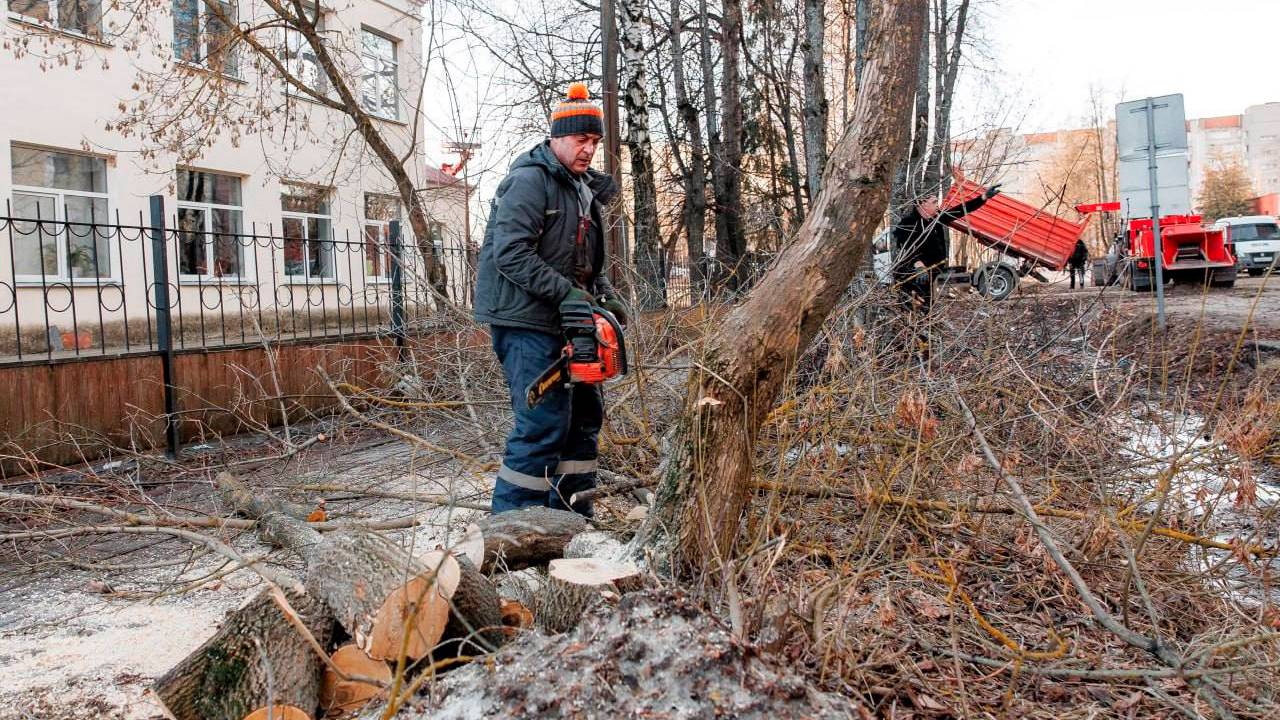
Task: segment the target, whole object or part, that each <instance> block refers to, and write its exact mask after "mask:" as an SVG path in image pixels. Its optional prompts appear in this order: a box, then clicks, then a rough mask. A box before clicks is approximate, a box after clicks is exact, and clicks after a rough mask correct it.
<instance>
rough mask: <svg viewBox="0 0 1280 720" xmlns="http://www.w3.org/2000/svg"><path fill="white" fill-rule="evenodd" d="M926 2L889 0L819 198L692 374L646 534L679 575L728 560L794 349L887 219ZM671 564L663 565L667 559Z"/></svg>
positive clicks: (841, 289)
mask: <svg viewBox="0 0 1280 720" xmlns="http://www.w3.org/2000/svg"><path fill="white" fill-rule="evenodd" d="M925 2H926V0H888V1H887V2H886V3H885V4H884V7H883V11H882V13H881V14H880V16H879V22H878V23H877V30H876V32H875V40H874V41H873V42H872V43H871V51H870V53H869V57H868V61H867V67H866V69H865V72H866V75H865V76H864V77H865V80H866V82H865V85H864V86H863V88H862V90H861V92H859V94H858V101H857V104H856V106H855V109H854V113H853V117H852V118H851V120H850V125H849V127H848V129H847V132H846V133H845V134H844V135H843V137H842V139H841V141H840V143H839V144H838V145H837V146H836V148H835V150H834V152H833V153H832V156H831V164H830V167H831V168H839V172H831V171H829V172H828V173H827V175H826V177H825V178H824V187H823V190H822V193H821V194H820V195H819V196H818V198H817V201H816V202H815V203H814V206H813V208H812V210H811V212H810V214H809V217H808V219H807V220H806V221H805V224H804V226H803V227H802V228H801V229H800V233H799V236H798V237H797V238H796V241H795V242H794V243H793V244H792V245H790V246H789V247H788V248H786V249H785V250H784V251H783V254H782V257H781V258H779V260H778V262H777V263H776V265H775V266H774V268H773V269H772V270H771V271H770V272H769V273H768V275H766V276H765V277H764V279H763V280H762V281H761V282H760V284H759V285H758V286H757V287H756V288H755V290H754V291H753V292H752V294H751V295H750V297H748V299H747V300H746V301H745V302H744V303H742V304H741V305H739V306H737V307H736V308H735V309H734V310H732V311H731V312H730V313H729V315H728V316H727V317H726V318H725V319H724V320H723V321H722V322H721V324H720V326H719V328H718V329H717V330H716V331H715V332H713V333H712V334H711V335H710V336H709V338H708V342H707V351H706V353H705V355H704V356H703V357H702V358H700V359H699V360H698V362H697V363H695V368H696V369H695V371H694V381H693V382H692V383H691V390H692V392H691V394H690V396H689V398H688V401H687V403H688V404H687V406H686V412H685V415H684V416H683V417H682V420H681V422H680V425H679V427H678V429H677V431H676V436H675V439H674V441H673V451H674V454H673V456H672V457H671V462H670V463H669V466H668V471H667V474H666V476H665V477H664V479H663V482H662V484H661V486H660V488H659V496H658V501H657V505H656V507H655V509H654V512H653V513H652V514H651V515H650V516H649V521H648V524H647V525H646V528H645V530H644V535H645V538H646V540H647V542H648V543H649V544H650V545H657V546H658V547H659V553H660V554H661V555H662V556H663V557H670V558H671V561H672V563H673V564H674V565H675V566H676V567H677V568H685V569H690V568H707V567H716V566H717V564H718V562H720V561H723V560H724V559H726V558H728V557H730V555H731V551H732V548H733V546H734V543H735V541H736V538H737V534H738V526H739V522H740V520H741V516H742V512H743V508H744V507H745V503H746V498H747V493H748V489H749V480H750V477H751V454H752V445H753V442H754V438H755V435H756V433H757V431H758V429H759V427H760V425H761V423H762V422H763V421H764V417H765V415H766V414H767V412H768V410H769V408H771V407H772V406H773V403H774V401H775V399H776V397H777V394H778V391H779V389H780V388H781V387H782V385H783V383H784V382H785V379H786V377H787V375H788V372H789V370H790V369H791V368H792V367H793V366H794V363H795V361H796V358H797V357H798V356H799V353H800V352H801V350H803V349H804V348H805V347H807V346H808V344H809V341H810V340H811V339H812V338H813V337H814V335H815V334H816V333H817V330H818V328H819V327H820V326H821V324H822V322H823V320H824V319H825V318H826V316H827V314H828V313H829V312H830V311H831V309H832V308H833V307H834V306H835V304H836V302H837V300H838V299H839V297H840V295H841V294H842V293H843V292H844V290H845V288H846V287H847V286H848V284H849V281H850V280H851V278H852V277H853V274H854V271H855V269H856V268H857V267H858V264H859V261H860V259H861V256H862V255H863V254H864V253H865V252H866V249H867V245H868V241H869V239H870V236H871V234H872V233H873V232H874V230H875V228H876V227H877V226H878V225H879V223H880V220H881V218H882V217H883V215H884V209H885V202H886V200H887V199H888V194H889V187H890V184H891V182H892V176H893V172H894V169H895V166H896V163H897V160H898V158H899V157H900V155H899V153H900V151H901V148H902V146H903V144H904V142H905V139H906V134H907V121H906V120H907V117H906V116H907V110H906V106H905V104H904V103H903V102H902V98H904V97H911V96H912V94H913V92H912V91H913V90H914V87H913V86H914V85H915V77H916V73H915V59H916V58H917V57H918V53H919V47H920V43H921V41H922V38H923V35H924V22H925V11H926V8H925ZM668 552H669V553H670V554H669V555H667V554H666V553H668Z"/></svg>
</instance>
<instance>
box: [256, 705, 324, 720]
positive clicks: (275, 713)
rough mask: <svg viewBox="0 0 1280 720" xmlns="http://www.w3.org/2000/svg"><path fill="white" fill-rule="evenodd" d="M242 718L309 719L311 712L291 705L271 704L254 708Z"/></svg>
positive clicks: (263, 719) (273, 719)
mask: <svg viewBox="0 0 1280 720" xmlns="http://www.w3.org/2000/svg"><path fill="white" fill-rule="evenodd" d="M244 720H311V714H310V713H308V712H306V711H305V710H300V709H298V708H296V707H294V706H293V705H271V706H270V707H267V706H263V707H260V708H258V709H257V710H254V711H253V712H251V713H249V714H248V715H245V716H244Z"/></svg>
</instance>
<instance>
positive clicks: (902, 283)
mask: <svg viewBox="0 0 1280 720" xmlns="http://www.w3.org/2000/svg"><path fill="white" fill-rule="evenodd" d="M998 194H1000V186H999V185H992V186H991V187H990V188H988V189H987V191H986V192H984V193H983V194H981V195H979V196H977V197H975V198H973V199H971V200H969V201H967V202H963V203H960V204H958V205H953V206H951V207H949V208H945V209H943V208H940V207H939V206H938V201H937V200H935V199H933V198H928V199H926V200H924V201H923V202H921V203H919V204H917V205H913V206H912V207H911V208H910V209H908V210H907V211H906V213H904V214H903V216H902V217H901V218H900V219H899V220H898V222H897V223H895V224H894V226H893V244H894V249H895V252H896V257H895V258H894V263H893V281H894V285H895V286H896V287H897V288H898V292H900V293H902V295H903V297H904V299H905V301H906V302H912V300H913V299H914V298H919V299H920V301H921V303H922V305H923V310H924V311H925V312H928V311H929V306H930V304H931V303H932V301H933V283H934V280H935V279H936V278H937V275H938V270H939V269H941V268H942V266H944V265H946V263H947V227H948V226H950V224H951V223H952V222H954V221H956V220H959V219H960V218H962V217H964V216H965V215H967V214H969V213H971V212H973V211H974V210H977V209H978V208H980V207H982V206H983V205H985V204H986V203H987V201H988V200H990V199H991V198H993V197H995V196H996V195H998ZM917 262H918V263H920V264H922V265H924V269H923V270H921V269H919V268H917V267H916V263H917Z"/></svg>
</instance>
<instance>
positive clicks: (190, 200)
mask: <svg viewBox="0 0 1280 720" xmlns="http://www.w3.org/2000/svg"><path fill="white" fill-rule="evenodd" d="M240 204H241V200H240V178H238V177H232V176H231V175H219V174H217V173H209V172H200V171H198V170H182V169H179V170H178V271H179V272H180V273H181V274H182V275H183V276H184V277H186V278H208V279H213V278H239V277H242V276H244V275H246V274H247V273H246V272H245V256H246V254H247V253H246V252H245V250H246V248H245V245H244V243H243V242H242V238H241V237H240V233H241V229H242V227H243V222H242V219H241V209H240Z"/></svg>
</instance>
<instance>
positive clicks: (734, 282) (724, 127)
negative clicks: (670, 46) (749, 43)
mask: <svg viewBox="0 0 1280 720" xmlns="http://www.w3.org/2000/svg"><path fill="white" fill-rule="evenodd" d="M720 14H721V18H720V65H721V66H720V102H721V104H722V106H723V113H722V115H723V118H722V122H721V137H720V143H721V148H720V152H721V154H722V157H723V159H722V162H723V165H724V167H723V169H722V172H721V173H720V177H719V180H720V185H719V186H718V187H717V191H716V254H717V256H718V259H719V260H720V261H721V263H723V264H725V265H727V266H728V267H729V268H730V269H731V270H732V274H731V275H730V276H729V278H728V279H729V286H730V287H731V288H735V289H736V288H737V287H738V286H739V285H740V284H741V281H742V279H743V270H744V268H743V267H742V263H741V261H742V258H743V255H744V254H745V253H746V251H747V239H746V234H745V231H744V229H743V225H742V171H741V167H742V83H741V76H740V71H741V69H740V68H739V66H738V65H739V62H738V61H739V58H740V56H741V52H742V0H723V2H722V3H721V10H720Z"/></svg>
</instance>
